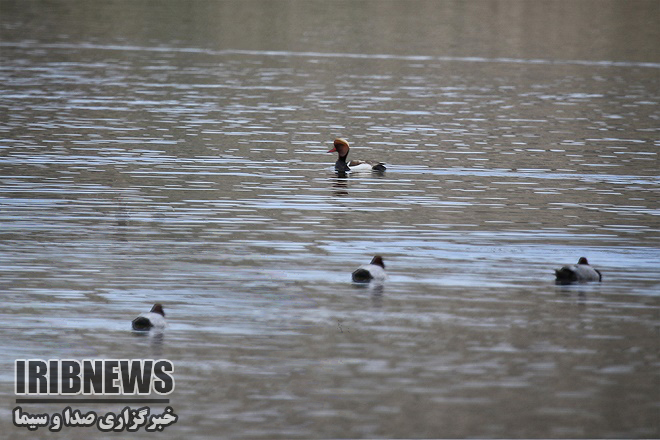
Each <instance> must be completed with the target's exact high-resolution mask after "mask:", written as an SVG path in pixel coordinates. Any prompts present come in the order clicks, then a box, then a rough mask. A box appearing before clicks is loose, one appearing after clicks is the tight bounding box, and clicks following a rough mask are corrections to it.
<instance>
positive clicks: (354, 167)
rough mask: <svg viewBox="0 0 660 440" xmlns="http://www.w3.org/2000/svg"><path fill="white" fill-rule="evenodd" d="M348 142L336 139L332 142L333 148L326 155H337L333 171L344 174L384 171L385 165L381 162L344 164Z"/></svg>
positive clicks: (351, 162)
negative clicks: (349, 172)
mask: <svg viewBox="0 0 660 440" xmlns="http://www.w3.org/2000/svg"><path fill="white" fill-rule="evenodd" d="M348 150H350V147H349V146H348V142H347V141H346V139H342V138H337V139H335V142H334V148H333V149H332V150H329V151H328V153H335V152H336V153H337V154H338V155H339V158H338V159H337V162H335V171H337V172H338V173H346V172H348V171H378V172H381V173H382V172H383V171H385V165H384V164H383V163H382V162H367V161H364V160H352V161H350V162H348V163H347V162H346V156H348Z"/></svg>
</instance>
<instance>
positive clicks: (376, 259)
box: [371, 255, 385, 269]
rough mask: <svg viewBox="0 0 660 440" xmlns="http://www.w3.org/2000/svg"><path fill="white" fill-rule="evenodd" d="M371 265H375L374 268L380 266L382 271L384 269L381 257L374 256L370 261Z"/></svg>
mask: <svg viewBox="0 0 660 440" xmlns="http://www.w3.org/2000/svg"><path fill="white" fill-rule="evenodd" d="M371 264H375V265H376V266H380V267H382V268H383V269H385V263H383V257H381V256H380V255H376V256H375V257H373V258H372V259H371Z"/></svg>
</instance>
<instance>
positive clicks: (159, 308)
mask: <svg viewBox="0 0 660 440" xmlns="http://www.w3.org/2000/svg"><path fill="white" fill-rule="evenodd" d="M151 312H152V313H158V314H159V315H162V316H165V312H164V311H163V305H162V304H159V303H156V304H154V306H153V307H152V308H151Z"/></svg>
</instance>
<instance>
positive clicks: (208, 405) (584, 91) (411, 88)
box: [0, 42, 660, 438]
mask: <svg viewBox="0 0 660 440" xmlns="http://www.w3.org/2000/svg"><path fill="white" fill-rule="evenodd" d="M2 47H3V55H4V56H6V57H10V58H15V59H23V60H25V62H26V63H27V64H28V65H29V66H31V67H26V66H25V65H12V64H7V65H5V66H4V67H3V68H2V70H0V77H2V84H3V86H2V89H3V90H2V92H3V93H2V94H0V105H1V106H2V107H3V108H6V109H8V110H9V114H8V117H7V120H6V121H4V122H3V123H2V124H0V133H1V136H2V143H1V145H0V169H1V170H2V177H1V178H0V186H1V187H2V195H1V196H0V207H1V211H0V223H1V224H2V232H1V234H2V237H3V240H2V242H0V274H1V275H2V277H1V278H0V285H1V286H2V290H3V292H4V301H3V303H4V307H3V312H2V320H3V322H4V323H5V326H3V329H2V330H0V334H2V335H3V336H4V337H3V338H2V340H4V341H6V342H3V343H2V344H1V345H0V348H1V349H0V352H3V353H4V356H3V357H2V363H3V365H4V366H5V367H6V368H4V369H3V371H4V373H2V375H0V379H1V380H2V381H3V382H4V383H5V384H11V383H12V380H13V378H12V373H11V371H12V365H13V360H14V359H16V358H20V357H22V358H30V357H36V358H42V359H48V358H51V357H59V358H63V357H71V358H87V357H111V358H134V357H135V358H140V357H144V356H146V355H149V356H152V355H153V356H156V355H157V356H159V357H166V358H168V359H171V360H173V361H174V363H175V366H176V368H177V370H176V371H177V376H176V379H177V381H178V382H177V392H176V393H175V395H174V396H173V402H174V403H175V405H176V409H177V412H178V413H179V414H180V417H181V419H182V423H181V426H180V427H178V428H179V429H180V430H179V431H177V435H178V434H179V433H181V432H184V433H187V434H189V435H190V436H191V437H194V436H199V437H203V436H208V435H212V433H213V432H215V430H216V429H217V426H216V425H217V423H219V422H220V423H222V424H223V426H225V428H226V429H227V433H228V436H230V437H246V438H250V437H287V436H292V437H310V436H318V435H322V436H327V437H364V436H367V437H373V436H377V437H378V436H391V437H410V436H421V437H424V436H432V437H437V436H440V435H439V433H442V435H443V436H444V435H447V436H450V437H460V436H475V435H478V436H528V437H529V436H594V437H596V436H654V435H656V436H657V435H658V433H660V430H659V429H658V424H657V417H655V414H657V407H658V404H659V403H660V402H659V401H658V397H657V392H654V391H657V390H653V389H652V387H649V386H648V384H649V383H650V384H653V383H657V366H658V342H657V341H658V339H657V332H658V324H657V323H658V320H657V317H658V308H659V307H660V304H659V303H658V298H659V297H660V295H659V293H660V270H658V269H659V268H660V264H659V263H658V261H660V258H658V257H660V252H659V251H658V230H659V223H658V215H659V214H660V210H659V204H658V201H659V197H658V184H659V178H658V175H657V164H658V159H657V152H658V145H657V139H656V138H655V137H654V133H657V127H656V125H657V120H658V117H659V116H660V115H659V114H658V107H657V103H658V99H659V97H658V95H657V87H656V85H657V84H656V83H657V81H652V80H649V79H648V78H647V76H646V75H647V73H646V70H649V69H657V68H658V66H657V65H656V64H655V63H633V62H630V63H624V62H613V61H612V62H609V61H608V62H602V63H601V62H586V61H585V62H580V61H571V60H568V61H566V62H556V61H553V62H544V60H536V59H529V60H520V59H514V60H511V59H499V58H498V59H492V60H488V59H483V58H474V59H471V58H470V59H468V58H464V57H435V56H434V57H423V56H422V57H419V56H381V55H362V54H354V56H351V57H350V58H357V59H359V60H360V65H359V67H356V66H352V67H348V68H347V69H346V70H342V69H339V68H337V67H336V66H335V64H334V63H335V60H334V58H336V57H338V56H339V54H321V53H315V52H311V53H306V52H288V51H287V52H280V51H276V52H268V51H237V50H233V51H210V50H201V49H200V50H197V49H194V48H193V49H186V50H183V49H176V50H175V48H172V47H132V46H127V45H122V46H116V45H115V46H103V45H77V44H39V43H33V42H23V43H20V44H4V43H3V45H2ZM91 49H94V50H93V51H92V50H91ZM143 52H149V56H148V57H145V55H144V53H143ZM64 55H66V56H67V57H68V58H71V59H76V60H78V61H76V62H62V61H59V60H58V59H59V57H62V56H64ZM341 58H347V54H341ZM383 63H386V65H387V69H386V70H383V69H382V66H383ZM456 63H459V64H460V63H478V64H480V65H483V68H482V69H480V70H479V71H476V72H475V71H468V72H465V71H463V70H462V69H460V67H458V66H457V64H456ZM511 64H513V65H515V66H516V69H522V72H523V73H524V75H523V74H522V73H521V72H520V71H518V72H515V73H511V71H510V69H511V66H510V65H511ZM19 70H20V72H21V74H20V75H17V72H18V71H19ZM384 72H391V73H384ZM459 73H460V74H459ZM330 79H331V80H330ZM602 90H607V91H608V92H607V93H602ZM585 109H588V111H587V110H585ZM334 136H345V137H348V138H349V139H350V140H351V141H352V145H354V148H352V150H351V157H360V156H364V157H365V158H380V160H383V161H385V162H387V164H388V171H387V172H386V173H385V175H383V176H375V175H374V176H372V175H363V176H350V177H349V178H338V177H336V176H335V175H334V173H333V171H332V164H333V162H334V159H335V158H334V157H333V156H332V155H330V154H327V153H326V151H327V149H328V146H329V142H330V141H331V140H332V138H333V137H334ZM374 254H382V255H384V256H385V261H386V264H387V268H388V271H389V273H390V280H389V281H388V283H387V284H386V285H385V286H382V287H381V288H374V287H371V288H360V287H356V286H353V285H351V284H350V283H349V280H350V272H351V271H352V270H353V269H354V268H355V267H356V266H357V265H359V264H363V263H366V262H368V261H369V259H370V258H371V257H372V256H373V255H374ZM582 255H586V256H588V257H589V259H590V260H591V261H592V263H593V264H594V265H596V266H597V267H599V268H600V269H601V270H602V271H603V273H604V282H603V283H602V284H597V285H579V286H561V287H560V286H555V285H554V283H553V269H554V268H556V267H559V266H560V265H562V264H567V263H574V262H576V261H577V258H578V257H580V256H582ZM156 301H160V302H163V303H164V304H165V308H166V312H167V313H168V318H169V322H170V326H169V328H168V329H167V331H166V333H165V334H164V335H161V336H158V337H154V336H144V335H135V334H133V333H131V332H130V331H129V325H130V320H131V319H132V318H133V317H134V315H136V314H137V313H139V312H142V311H146V310H147V309H148V308H149V307H150V305H151V304H152V303H154V302H156ZM209 384H212V386H209ZM3 394H4V395H5V396H8V395H11V393H10V392H8V391H4V392H3ZM622 402H625V408H622ZM113 409H114V408H108V410H113ZM613 412H619V413H620V414H623V415H622V416H620V417H618V418H615V419H613V418H612V417H611V416H612V413H613ZM4 416H5V415H4V414H3V417H4ZM626 417H629V420H626ZM184 420H186V421H185V422H184ZM196 423H197V424H196ZM230 425H231V426H230Z"/></svg>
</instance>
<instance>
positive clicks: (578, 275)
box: [555, 257, 603, 284]
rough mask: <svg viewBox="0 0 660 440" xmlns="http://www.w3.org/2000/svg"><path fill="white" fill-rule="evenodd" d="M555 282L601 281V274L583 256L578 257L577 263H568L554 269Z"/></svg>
mask: <svg viewBox="0 0 660 440" xmlns="http://www.w3.org/2000/svg"><path fill="white" fill-rule="evenodd" d="M555 275H556V276H557V280H556V283H557V284H571V283H586V282H588V281H602V280H603V275H602V274H601V273H600V271H599V270H598V269H594V268H593V267H592V266H591V265H589V261H587V259H586V258H585V257H580V259H579V260H578V262H577V264H569V265H567V266H564V267H562V268H560V269H555Z"/></svg>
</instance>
